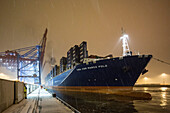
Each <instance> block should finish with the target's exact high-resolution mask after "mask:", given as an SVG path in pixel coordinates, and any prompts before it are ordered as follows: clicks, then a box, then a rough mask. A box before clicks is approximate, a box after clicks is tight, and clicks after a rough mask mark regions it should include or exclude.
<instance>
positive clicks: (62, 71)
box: [45, 33, 152, 92]
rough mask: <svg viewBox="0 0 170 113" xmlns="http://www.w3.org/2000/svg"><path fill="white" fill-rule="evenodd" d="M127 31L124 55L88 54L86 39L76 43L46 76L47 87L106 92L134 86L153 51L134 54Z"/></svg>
mask: <svg viewBox="0 0 170 113" xmlns="http://www.w3.org/2000/svg"><path fill="white" fill-rule="evenodd" d="M128 38H129V37H128V35H127V34H125V33H123V34H122V36H121V38H120V39H121V40H122V47H123V55H122V56H121V57H112V55H108V56H106V57H100V56H97V55H90V56H88V51H87V42H85V41H84V42H82V43H81V44H80V45H75V46H74V47H72V48H70V50H69V51H68V52H67V57H62V58H61V60H60V66H57V65H56V66H55V67H54V68H53V69H52V70H51V72H50V73H49V74H48V75H47V77H46V78H45V81H46V83H45V87H46V88H49V89H54V90H70V91H84V92H102V91H103V92H106V91H109V90H110V89H114V90H115V89H116V90H120V89H121V90H122V89H123V90H124V89H125V90H132V89H133V86H134V84H135V83H136V81H137V79H138V78H139V76H140V75H141V74H145V73H146V72H147V71H148V70H146V69H145V67H146V66H147V64H148V62H149V61H150V59H151V58H152V55H139V54H138V55H132V52H131V51H130V49H129V45H128Z"/></svg>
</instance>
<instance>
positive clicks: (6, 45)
mask: <svg viewBox="0 0 170 113" xmlns="http://www.w3.org/2000/svg"><path fill="white" fill-rule="evenodd" d="M121 27H124V29H125V31H126V33H127V34H128V35H129V37H130V40H129V46H130V49H131V50H132V51H133V53H134V54H137V53H138V52H139V53H140V54H152V55H153V57H155V58H158V59H161V60H164V61H166V62H170V0H0V39H1V41H0V52H4V51H6V50H12V49H17V48H23V47H27V46H32V45H37V44H38V43H39V41H40V40H41V38H42V36H43V33H44V31H45V29H46V28H48V39H47V47H46V54H45V60H47V61H48V60H49V58H50V57H51V55H52V48H53V54H54V57H55V58H56V61H57V64H59V59H60V58H61V57H62V56H66V52H67V51H68V50H69V49H70V47H71V46H74V45H75V44H80V43H81V42H82V41H87V44H88V51H89V55H90V54H96V55H100V56H106V55H108V54H113V55H114V56H120V55H122V44H121V42H120V40H119V38H120V37H121ZM147 69H148V70H149V72H148V73H147V74H145V75H144V76H143V75H141V77H140V79H139V80H138V82H137V83H144V80H143V78H144V77H145V76H146V77H148V78H149V79H148V80H147V82H148V83H149V82H150V83H161V82H162V78H161V76H160V75H161V74H162V73H166V74H167V77H166V83H170V65H167V64H163V63H160V62H158V61H156V60H154V59H152V60H151V62H150V63H149V65H148V66H147ZM49 70H50V66H49V64H47V65H46V67H45V70H44V72H43V78H44V77H45V76H46V74H47V73H48V71H49ZM0 71H1V72H0V73H2V71H3V69H1V70H0ZM3 73H4V74H9V75H10V78H15V77H16V76H14V75H12V74H11V73H8V71H5V72H3Z"/></svg>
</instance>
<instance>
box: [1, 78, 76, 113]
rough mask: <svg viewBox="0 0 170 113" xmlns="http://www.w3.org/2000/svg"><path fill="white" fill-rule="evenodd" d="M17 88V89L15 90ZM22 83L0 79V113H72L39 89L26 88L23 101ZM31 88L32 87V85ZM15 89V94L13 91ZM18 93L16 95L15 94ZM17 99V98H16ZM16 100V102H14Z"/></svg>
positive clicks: (43, 90) (50, 95)
mask: <svg viewBox="0 0 170 113" xmlns="http://www.w3.org/2000/svg"><path fill="white" fill-rule="evenodd" d="M16 84H18V85H16ZM16 86H17V87H18V89H17V88H16ZM23 86H24V83H23V82H14V81H8V80H3V79H0V100H1V101H0V112H2V113H47V112H49V113H73V110H71V109H70V108H69V107H67V106H66V105H65V104H63V103H62V102H61V101H59V100H58V99H57V98H55V97H53V96H52V94H50V93H49V92H47V91H46V90H45V89H43V88H40V87H37V88H36V87H34V88H36V89H33V88H31V87H28V86H30V85H27V91H32V92H31V93H30V92H27V93H28V95H27V99H24V88H23ZM32 86H33V85H32ZM12 89H15V92H14V90H12ZM16 92H18V93H16ZM16 97H18V98H16ZM16 100H18V101H16Z"/></svg>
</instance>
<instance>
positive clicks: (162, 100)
mask: <svg viewBox="0 0 170 113" xmlns="http://www.w3.org/2000/svg"><path fill="white" fill-rule="evenodd" d="M167 89H168V88H167V87H161V91H162V92H161V103H160V106H162V107H165V106H166V105H167V98H166V97H167V94H166V92H165V91H166V90H167Z"/></svg>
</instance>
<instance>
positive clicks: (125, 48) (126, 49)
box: [120, 28, 132, 56]
mask: <svg viewBox="0 0 170 113" xmlns="http://www.w3.org/2000/svg"><path fill="white" fill-rule="evenodd" d="M121 30H122V37H120V39H121V40H122V47H123V56H131V55H132V54H131V51H130V49H129V45H128V39H129V36H128V35H127V34H126V33H125V31H124V30H123V28H122V29H121Z"/></svg>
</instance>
